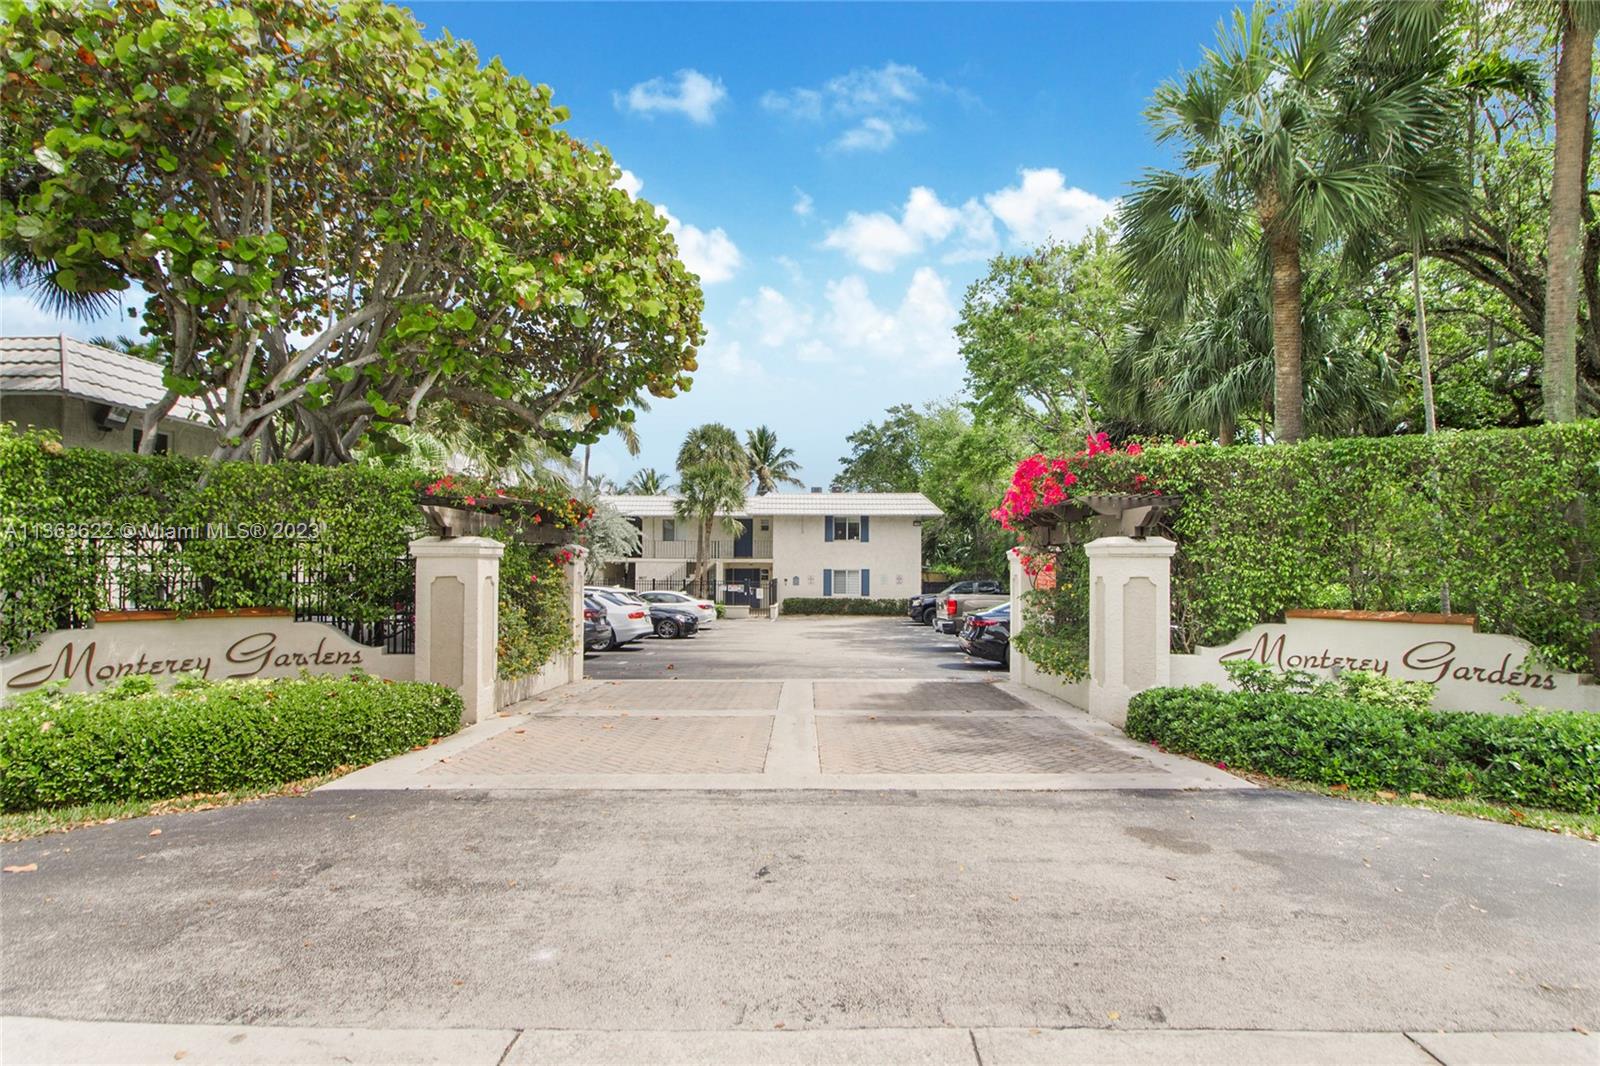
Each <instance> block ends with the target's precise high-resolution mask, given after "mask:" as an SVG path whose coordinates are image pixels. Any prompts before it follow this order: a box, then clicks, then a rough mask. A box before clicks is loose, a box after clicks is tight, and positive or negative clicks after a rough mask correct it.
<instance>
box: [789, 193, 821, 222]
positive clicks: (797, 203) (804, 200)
mask: <svg viewBox="0 0 1600 1066" xmlns="http://www.w3.org/2000/svg"><path fill="white" fill-rule="evenodd" d="M816 206H817V202H816V201H815V200H813V199H812V198H811V194H810V193H808V192H806V191H805V190H804V189H796V190H795V191H794V213H795V214H797V215H799V216H800V217H801V218H805V217H806V216H807V215H809V214H811V212H812V211H813V210H814V209H815V208H816Z"/></svg>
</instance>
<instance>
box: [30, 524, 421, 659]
mask: <svg viewBox="0 0 1600 1066" xmlns="http://www.w3.org/2000/svg"><path fill="white" fill-rule="evenodd" d="M60 544H61V566H62V567H63V569H65V570H66V571H68V572H71V573H77V574H80V575H82V578H83V584H82V587H84V588H88V589H92V590H93V592H92V595H91V596H90V597H88V598H87V599H84V600H79V601H77V602H74V603H64V604H62V605H61V606H60V609H59V610H58V611H57V613H56V624H57V626H58V627H59V628H62V629H87V628H89V627H91V626H93V625H94V622H95V619H94V615H95V613H96V612H101V611H175V612H179V613H180V614H192V613H195V612H199V611H208V610H226V609H229V608H232V607H237V606H241V605H242V603H248V602H249V601H250V600H251V599H254V600H255V601H256V602H255V604H254V606H266V607H281V608H285V609H287V610H289V611H291V612H292V613H293V616H294V619H295V621H297V622H322V623H324V624H326V625H330V626H333V627H334V628H336V629H338V630H340V631H341V632H343V633H344V634H345V635H346V636H348V637H349V638H350V639H351V640H353V641H355V642H356V643H358V644H364V645H367V646H368V647H382V648H383V650H384V651H385V652H387V653H389V654H393V655H409V654H413V653H414V652H415V650H416V602H415V601H416V561H415V560H414V559H412V558H410V557H409V556H402V557H400V558H397V559H394V560H393V561H392V562H391V563H388V564H379V565H377V566H372V567H361V568H360V572H359V573H357V572H355V568H353V567H349V566H344V567H340V566H338V565H337V564H335V563H333V562H332V561H331V560H330V558H329V556H330V552H329V551H328V550H327V545H325V544H322V543H319V542H317V541H315V540H302V541H295V542H293V543H292V545H291V546H290V547H289V548H288V549H287V554H288V556H289V557H288V558H287V559H286V560H284V563H283V566H284V567H285V568H286V569H285V570H282V571H279V573H280V574H281V575H282V576H278V575H273V576H272V577H270V578H266V579H262V578H260V577H259V576H258V575H250V574H248V573H241V574H239V575H237V581H238V583H239V584H241V585H243V586H245V587H246V588H247V589H250V590H251V591H252V592H255V593H256V594H255V595H248V594H247V595H243V596H241V594H240V593H241V591H242V590H241V589H239V588H234V589H231V590H229V592H228V594H226V595H218V594H217V592H216V588H215V582H214V581H213V580H212V579H211V578H209V577H206V576H204V575H203V574H201V573H197V572H196V570H195V567H194V566H192V565H191V561H190V560H191V557H190V556H189V555H188V554H187V553H188V552H191V551H214V550H215V548H214V547H212V548H209V549H208V548H207V547H206V545H207V544H208V538H207V537H206V536H204V535H200V534H198V533H197V532H196V531H187V530H186V531H179V532H178V533H177V534H175V535H164V534H162V533H152V532H145V531H141V532H139V533H135V534H132V535H128V536H112V537H83V538H78V539H63V540H62V541H61V542H60ZM214 567H215V564H214V562H213V565H212V568H213V569H214ZM241 569H243V568H242V567H241ZM252 586H253V587H254V588H253V589H252V588H251V587H252ZM352 589H359V590H360V592H359V593H357V594H355V595H352V593H351V590H352ZM285 599H286V600H287V601H288V602H272V601H275V600H276V601H282V600H285ZM353 601H364V602H365V603H366V604H370V603H372V602H374V601H375V602H377V603H380V604H383V605H385V606H386V608H387V613H386V614H385V615H384V616H383V617H380V618H377V619H372V618H371V617H370V616H371V614H373V613H375V612H372V611H369V610H365V609H362V610H360V612H359V613H361V614H363V615H367V616H368V617H366V618H356V617H352V614H353V613H355V612H354V611H352V609H351V608H352V606H359V605H358V604H355V603H353Z"/></svg>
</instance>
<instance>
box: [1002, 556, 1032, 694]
mask: <svg viewBox="0 0 1600 1066" xmlns="http://www.w3.org/2000/svg"><path fill="white" fill-rule="evenodd" d="M1006 562H1007V564H1008V571H1007V572H1008V574H1009V576H1010V578H1011V584H1010V585H1009V586H1008V587H1009V588H1010V589H1011V663H1010V666H1009V673H1010V675H1011V681H1012V682H1014V683H1016V684H1018V685H1020V684H1022V661H1023V660H1022V653H1021V652H1020V651H1018V650H1017V634H1018V633H1021V632H1022V624H1023V616H1022V611H1023V601H1024V600H1025V599H1026V597H1027V594H1028V591H1029V590H1030V589H1031V588H1033V581H1032V579H1030V578H1029V577H1028V572H1027V571H1026V570H1024V569H1023V568H1022V549H1021V548H1012V549H1011V550H1010V551H1008V552H1006Z"/></svg>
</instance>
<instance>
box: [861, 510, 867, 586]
mask: <svg viewBox="0 0 1600 1066" xmlns="http://www.w3.org/2000/svg"><path fill="white" fill-rule="evenodd" d="M866 542H867V516H866V515H862V516H861V543H863V544H865V543H866ZM862 595H863V596H865V595H866V593H865V592H863V593H862Z"/></svg>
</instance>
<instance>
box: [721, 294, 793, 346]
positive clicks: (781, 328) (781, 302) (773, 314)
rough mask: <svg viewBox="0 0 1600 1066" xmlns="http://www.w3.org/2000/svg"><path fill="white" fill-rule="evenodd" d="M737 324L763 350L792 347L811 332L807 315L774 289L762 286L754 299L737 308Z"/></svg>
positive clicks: (742, 302) (744, 301) (741, 303)
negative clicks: (745, 329) (750, 334)
mask: <svg viewBox="0 0 1600 1066" xmlns="http://www.w3.org/2000/svg"><path fill="white" fill-rule="evenodd" d="M736 317H737V318H738V320H739V321H740V323H741V324H742V325H744V326H745V327H746V328H747V329H749V330H750V331H751V332H752V333H753V334H754V335H755V338H756V340H757V341H758V342H759V343H760V344H762V345H763V346H765V347H767V348H783V347H786V346H789V345H792V344H794V343H795V342H797V341H798V340H800V339H801V338H802V337H804V336H806V334H808V333H810V332H811V311H810V309H809V308H806V307H803V306H801V305H799V304H796V303H793V302H792V301H790V300H789V298H788V297H786V296H784V295H783V293H781V292H779V291H778V290H777V289H774V288H771V287H770V286H767V285H763V286H761V288H760V289H758V290H757V291H756V295H755V298H754V299H749V300H743V301H741V302H740V304H739V310H738V313H737V316H736Z"/></svg>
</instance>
